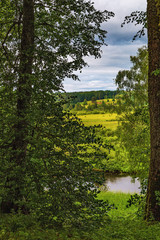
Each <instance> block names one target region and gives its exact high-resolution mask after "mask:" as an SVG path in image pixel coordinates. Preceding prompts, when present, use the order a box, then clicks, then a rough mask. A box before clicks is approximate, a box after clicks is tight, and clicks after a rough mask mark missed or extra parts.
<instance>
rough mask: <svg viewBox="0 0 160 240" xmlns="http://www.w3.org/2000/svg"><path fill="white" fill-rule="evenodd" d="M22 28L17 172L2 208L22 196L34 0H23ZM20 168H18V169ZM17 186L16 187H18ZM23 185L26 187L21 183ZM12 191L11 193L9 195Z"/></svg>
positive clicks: (15, 145) (10, 177) (9, 180)
mask: <svg viewBox="0 0 160 240" xmlns="http://www.w3.org/2000/svg"><path fill="white" fill-rule="evenodd" d="M22 24H23V28H22V36H21V50H20V65H19V77H18V83H17V106H16V107H17V111H16V123H15V127H14V128H15V129H14V140H13V142H12V156H11V158H10V161H11V163H14V166H15V169H14V171H15V172H16V174H14V175H13V174H10V173H7V174H8V177H7V181H6V190H7V191H8V194H7V195H8V198H9V197H10V199H3V200H2V204H1V209H2V212H10V210H11V209H12V208H14V209H15V210H16V209H17V208H18V207H17V205H16V204H15V202H17V201H21V200H22V199H23V194H22V191H23V189H22V188H23V187H24V179H25V163H26V150H27V145H28V125H29V122H28V118H27V115H28V112H29V105H30V99H31V89H32V87H31V86H32V85H31V81H32V66H33V55H34V0H23V23H22ZM16 169H17V170H16ZM15 186H16V187H15ZM22 186H23V187H22ZM9 194H10V196H9Z"/></svg>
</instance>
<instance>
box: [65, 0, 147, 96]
mask: <svg viewBox="0 0 160 240" xmlns="http://www.w3.org/2000/svg"><path fill="white" fill-rule="evenodd" d="M94 3H95V7H96V8H97V9H99V10H104V9H106V10H108V11H113V12H114V13H115V17H114V18H112V19H111V20H109V21H108V22H107V23H105V24H103V29H105V30H107V32H108V33H107V37H106V42H107V44H108V46H104V47H102V51H103V54H102V58H100V59H94V58H92V57H89V58H88V59H87V63H88V64H89V67H86V68H83V70H82V73H81V74H78V75H79V77H80V79H81V81H80V82H79V81H76V82H75V81H73V80H71V79H66V80H65V81H64V88H65V90H66V91H67V92H73V91H91V90H114V89H116V86H115V84H114V79H115V77H116V75H117V73H118V71H119V70H123V69H129V68H130V67H131V63H130V56H131V55H132V56H134V55H136V52H137V49H138V48H140V47H142V46H144V45H146V44H147V38H146V36H145V37H142V38H141V39H139V38H138V39H137V40H135V41H132V38H133V36H134V35H135V34H136V32H137V31H138V30H139V29H140V26H138V27H136V26H134V24H127V25H125V26H124V27H123V28H121V23H122V22H123V20H124V17H125V16H127V15H130V13H131V12H133V11H136V10H143V11H145V10H146V0H94Z"/></svg>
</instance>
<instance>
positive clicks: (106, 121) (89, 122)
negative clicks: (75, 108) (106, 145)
mask: <svg viewBox="0 0 160 240" xmlns="http://www.w3.org/2000/svg"><path fill="white" fill-rule="evenodd" d="M78 117H79V118H81V119H82V121H83V123H84V124H85V125H86V126H93V125H99V124H100V125H102V126H104V127H106V128H109V129H110V130H116V128H117V126H118V124H120V123H119V121H118V116H117V114H116V113H104V114H87V115H79V116H78Z"/></svg>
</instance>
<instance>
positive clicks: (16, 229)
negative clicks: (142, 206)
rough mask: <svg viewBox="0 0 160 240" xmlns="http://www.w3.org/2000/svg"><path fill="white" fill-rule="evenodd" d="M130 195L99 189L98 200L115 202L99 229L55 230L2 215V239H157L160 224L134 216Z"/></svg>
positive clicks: (18, 217) (23, 218)
mask: <svg viewBox="0 0 160 240" xmlns="http://www.w3.org/2000/svg"><path fill="white" fill-rule="evenodd" d="M130 196H131V195H130V194H126V193H120V192H119V193H114V192H112V193H111V192H101V193H100V194H99V196H98V198H99V199H101V200H109V202H110V203H111V204H114V205H115V209H112V210H111V211H110V212H109V213H108V217H107V218H106V222H105V224H104V226H103V227H101V228H100V229H99V230H95V231H92V232H86V231H85V232H84V231H83V230H82V229H81V228H79V229H78V230H74V229H71V230H69V231H67V230H66V231H63V232H62V231H60V230H59V231H58V230H54V229H44V228H43V227H42V226H40V225H39V224H38V223H37V222H35V220H34V219H33V218H32V217H31V216H29V215H27V216H24V215H22V214H20V213H19V214H18V215H14V214H10V215H1V218H0V239H1V240H160V223H157V224H152V225H151V224H147V223H146V222H145V221H144V220H143V215H141V216H139V217H138V215H137V210H138V206H135V205H133V206H132V207H131V208H127V207H126V205H127V201H128V200H129V198H130Z"/></svg>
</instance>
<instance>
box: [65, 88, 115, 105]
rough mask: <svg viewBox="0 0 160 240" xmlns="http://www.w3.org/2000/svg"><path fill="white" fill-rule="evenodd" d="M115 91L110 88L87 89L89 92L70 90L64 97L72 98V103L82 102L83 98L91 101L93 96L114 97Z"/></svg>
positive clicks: (97, 97)
mask: <svg viewBox="0 0 160 240" xmlns="http://www.w3.org/2000/svg"><path fill="white" fill-rule="evenodd" d="M117 93H118V92H117V91H111V90H105V91H103V90H99V91H89V92H70V93H65V95H66V97H69V98H72V103H74V104H75V103H78V102H83V101H84V100H85V99H86V100H87V101H91V100H92V99H93V97H94V98H95V99H96V100H98V99H110V98H112V99H113V98H115V95H116V94H117Z"/></svg>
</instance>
